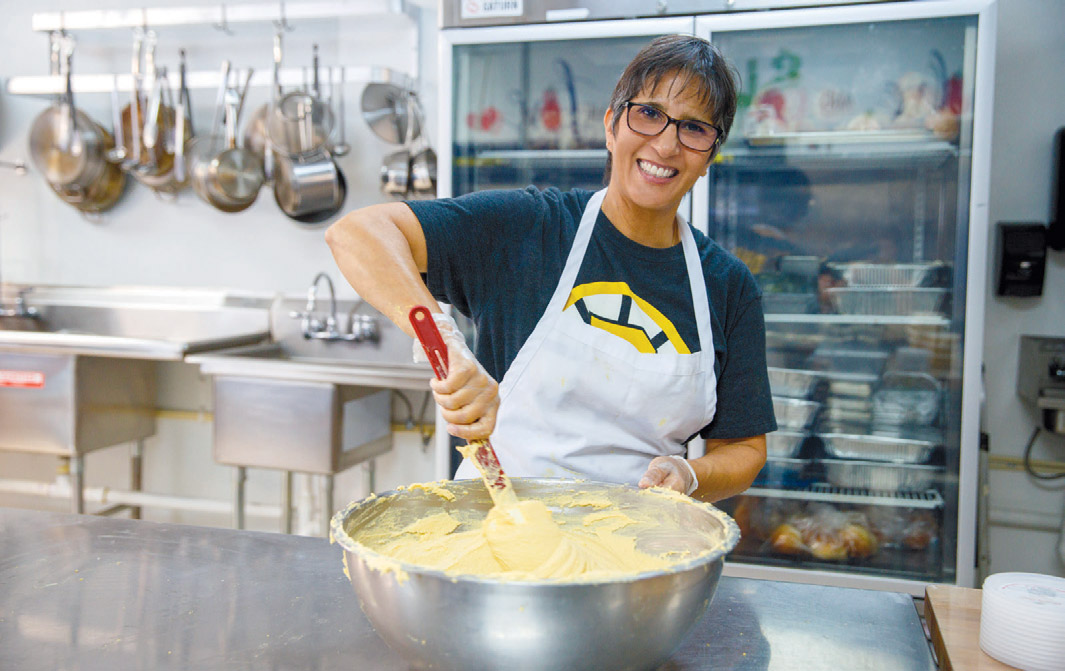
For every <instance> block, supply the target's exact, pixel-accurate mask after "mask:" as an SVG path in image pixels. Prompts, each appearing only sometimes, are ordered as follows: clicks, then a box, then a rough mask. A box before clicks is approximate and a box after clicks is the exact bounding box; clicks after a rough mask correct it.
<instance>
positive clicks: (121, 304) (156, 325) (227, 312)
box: [0, 285, 273, 361]
mask: <svg viewBox="0 0 1065 671" xmlns="http://www.w3.org/2000/svg"><path fill="white" fill-rule="evenodd" d="M20 292H24V294H23V295H24V296H25V302H26V305H27V306H28V307H29V308H32V309H33V310H34V311H35V312H36V316H35V317H28V316H5V317H0V351H7V352H26V353H37V354H40V353H56V354H78V355H87V356H103V357H121V358H132V359H151V360H172V361H180V360H181V359H183V358H185V356H186V355H187V354H192V353H195V352H203V351H207V350H211V349H217V348H221V347H232V346H236V345H244V344H249V343H255V342H261V341H264V340H266V339H267V338H268V337H269V335H270V318H269V308H270V303H271V300H272V298H273V296H272V295H269V294H249V293H236V292H232V291H226V290H215V289H168V288H155V287H106V288H105V287H62V286H26V285H6V286H4V287H3V289H2V290H0V298H2V299H3V300H2V304H3V305H14V304H15V297H16V296H17V295H18V294H19V293H20Z"/></svg>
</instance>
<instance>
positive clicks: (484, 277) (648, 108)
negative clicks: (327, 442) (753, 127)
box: [327, 35, 776, 501]
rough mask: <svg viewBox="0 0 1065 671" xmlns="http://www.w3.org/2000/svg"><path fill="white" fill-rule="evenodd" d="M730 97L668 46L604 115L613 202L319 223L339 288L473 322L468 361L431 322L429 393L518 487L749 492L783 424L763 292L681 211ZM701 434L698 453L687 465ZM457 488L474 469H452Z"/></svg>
mask: <svg viewBox="0 0 1065 671" xmlns="http://www.w3.org/2000/svg"><path fill="white" fill-rule="evenodd" d="M736 89H737V84H736V76H735V73H734V70H733V68H732V67H731V66H730V65H729V64H728V63H727V62H726V60H725V59H724V57H723V56H722V55H721V54H720V53H719V52H718V50H717V49H716V48H715V47H714V46H713V45H711V44H710V43H709V42H707V41H706V40H703V39H700V38H696V37H693V36H690V35H670V36H665V37H660V38H658V39H655V40H654V41H652V42H651V43H649V44H648V45H647V46H646V47H645V48H644V49H643V50H641V51H640V53H639V54H637V56H636V57H635V58H634V59H633V61H632V62H631V63H630V64H629V65H628V67H627V68H626V69H625V72H624V73H623V74H622V76H621V78H620V80H619V81H618V83H617V85H616V87H615V89H614V93H613V95H612V98H611V102H610V104H609V107H608V108H607V109H606V110H605V111H604V116H603V124H604V128H605V132H606V148H607V150H608V152H609V161H608V163H607V170H608V174H607V177H608V186H607V188H605V189H603V190H601V191H599V192H597V193H592V192H590V191H585V190H582V189H574V190H571V191H566V192H563V191H560V190H558V189H556V188H547V189H543V190H541V189H538V188H535V187H528V188H526V189H521V190H507V191H482V192H477V193H472V194H468V195H466V196H461V197H459V198H448V199H440V200H436V201H412V202H409V203H391V204H386V205H379V206H372V207H368V208H364V209H362V210H358V211H355V212H352V213H350V214H348V215H347V216H345V217H344V218H343V219H341V220H340V221H338V222H337V223H336V224H334V226H333V227H332V228H330V229H329V231H328V233H327V241H328V242H329V245H330V247H331V248H332V251H333V254H334V256H335V257H336V260H337V263H338V265H339V266H340V269H341V270H342V271H343V273H344V275H345V277H346V278H347V279H348V281H349V282H351V284H352V286H353V287H354V288H355V289H356V291H358V293H359V295H360V296H362V297H363V298H365V299H366V300H367V301H368V302H370V303H371V304H373V305H375V306H376V307H378V308H379V309H380V310H382V312H384V313H385V314H386V315H388V316H389V317H390V318H392V319H393V321H395V322H396V323H397V324H399V325H400V326H401V327H403V328H409V325H408V324H407V322H406V315H407V311H409V309H410V307H411V306H413V305H418V304H424V305H432V304H433V301H434V300H438V301H441V302H445V303H448V304H450V305H452V306H453V307H454V308H455V309H457V310H459V311H460V312H461V313H463V314H465V315H467V316H469V317H471V318H472V319H473V321H474V323H475V324H476V326H477V329H478V339H477V353H476V358H475V357H474V356H473V354H472V353H470V350H469V348H468V347H467V345H466V343H465V341H464V339H463V337H462V335H461V333H460V332H459V330H458V329H457V328H456V327H455V326H454V324H453V323H451V322H450V320H449V318H447V317H446V316H444V315H442V314H441V315H438V316H437V321H438V324H439V325H440V330H441V333H442V335H443V337H444V339H445V341H446V343H447V345H448V354H449V357H450V359H451V360H452V361H453V362H456V363H454V364H452V365H451V367H450V368H449V372H448V376H447V377H446V378H444V379H443V380H437V381H434V382H433V383H432V384H433V390H434V394H435V397H436V400H437V403H438V405H439V406H440V409H441V415H442V416H443V418H444V419H445V420H446V421H447V422H448V430H449V432H451V433H452V434H453V435H455V436H458V437H461V438H465V439H467V440H477V439H483V438H487V437H488V436H489V435H491V440H492V443H493V446H494V447H495V450H496V452H497V454H498V456H499V460H500V462H501V464H502V466H503V468H504V469H505V470H506V471H507V473H509V474H512V475H515V476H541V477H584V478H590V479H595V480H601V481H607V482H619V483H629V484H639V485H640V486H642V487H650V486H654V485H660V486H665V487H668V488H671V489H673V490H676V491H678V492H681V493H684V494H691V495H694V496H697V497H700V498H703V499H705V500H710V501H713V500H717V499H720V498H724V497H727V496H731V495H733V494H736V493H738V492H741V491H743V490H744V489H746V488H747V487H748V486H749V485H750V483H751V482H752V481H753V479H754V477H755V475H756V474H757V473H758V471H759V470H760V469H761V467H762V464H763V463H764V461H765V437H764V435H765V434H766V433H767V432H769V431H772V430H774V429H775V428H776V422H775V419H774V417H773V409H772V402H771V398H770V393H769V383H768V376H767V374H766V364H765V347H764V342H765V325H764V323H763V318H762V308H761V303H760V298H761V295H760V292H759V290H758V287H757V285H756V284H755V282H754V278H753V277H752V276H751V274H750V272H749V271H748V270H747V268H746V266H744V265H743V264H742V263H741V262H740V261H739V260H738V259H736V258H735V257H733V256H731V255H730V254H728V253H727V252H725V251H724V250H723V249H722V248H721V247H720V246H719V245H717V244H716V243H715V242H713V241H712V240H710V239H709V238H707V237H706V236H705V235H703V234H702V233H700V232H699V231H697V230H695V229H694V228H692V227H691V226H690V225H688V224H687V222H685V221H684V220H683V219H682V218H681V217H679V216H678V214H677V210H678V207H679V205H680V202H681V199H682V198H683V197H684V195H685V194H686V193H687V192H688V191H689V190H690V189H691V187H692V185H693V184H694V183H695V181H696V180H697V179H699V177H700V176H702V175H704V174H706V172H707V170H708V168H709V166H710V162H711V161H712V159H713V157H714V155H715V154H716V152H717V148H718V147H719V146H720V143H721V142H722V141H723V140H724V138H725V137H726V136H727V135H728V132H729V130H730V129H731V127H732V120H733V117H734V116H735V112H736ZM671 127H672V128H671ZM497 380H498V381H499V382H498V384H497ZM697 435H701V436H702V437H703V438H706V439H707V444H706V445H707V448H706V454H705V455H704V456H702V457H699V458H697V459H690V460H689V459H687V458H686V456H687V454H686V451H687V443H688V441H690V440H691V439H692V438H694V437H695V436H697ZM457 475H458V476H459V477H473V476H475V472H474V470H473V469H472V466H471V465H470V464H469V463H463V464H462V465H461V466H460V467H459V469H458V472H457Z"/></svg>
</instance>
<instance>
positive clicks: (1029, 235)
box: [995, 221, 1047, 296]
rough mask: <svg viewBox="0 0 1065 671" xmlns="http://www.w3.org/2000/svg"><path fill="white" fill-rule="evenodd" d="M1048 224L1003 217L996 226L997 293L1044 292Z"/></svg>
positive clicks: (1027, 293)
mask: <svg viewBox="0 0 1065 671" xmlns="http://www.w3.org/2000/svg"><path fill="white" fill-rule="evenodd" d="M1046 235H1047V228H1046V226H1044V225H1043V224H1040V223H1013V222H1002V221H1000V222H999V223H998V226H997V230H996V240H995V248H996V249H995V252H996V255H997V256H996V264H995V265H996V267H997V268H996V273H995V294H996V295H998V296H1042V295H1043V278H1044V276H1045V274H1046V263H1047V241H1046Z"/></svg>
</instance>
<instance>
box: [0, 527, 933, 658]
mask: <svg viewBox="0 0 1065 671" xmlns="http://www.w3.org/2000/svg"><path fill="white" fill-rule="evenodd" d="M406 668H408V667H407V665H406V664H405V663H404V662H403V661H402V659H400V658H399V657H398V656H396V655H395V653H393V652H392V651H391V650H390V649H389V648H388V647H387V646H386V645H385V644H384V643H383V642H382V641H381V640H380V639H379V638H378V637H377V635H376V634H374V632H373V629H371V627H370V624H369V622H368V621H367V620H366V618H365V616H364V615H363V614H362V611H361V610H359V604H358V600H357V598H356V597H355V593H354V591H353V590H352V588H351V585H350V584H348V580H347V578H346V577H345V576H344V574H343V571H342V569H341V551H340V548H339V547H337V546H335V545H330V544H329V543H328V542H327V541H325V540H324V539H320V538H305V537H297V536H286V535H281V534H267V533H256V532H248V531H233V530H227V529H211V528H204V527H192V526H181V525H174V524H157V523H152V522H143V521H134V520H123V519H109V518H100V517H91V516H79V515H67V514H53V513H42V512H37V511H25V510H13V509H0V669H19V670H20V671H23V670H29V669H48V670H53V669H227V670H228V669H320V670H327V669H345V670H349V669H367V670H374V671H388V670H392V669H406ZM935 668H936V667H935V664H934V663H933V661H932V657H931V654H930V652H929V648H928V644H927V642H926V640H925V637H924V632H923V629H922V627H921V623H920V620H919V618H918V615H917V612H916V609H915V608H914V605H913V602H912V599H911V598H910V597H909V596H908V595H904V594H896V593H889V592H874V591H866V590H856V589H846V588H840V587H822V586H814V585H801V584H793V583H784V582H772V581H763V580H747V579H742V578H728V577H725V578H722V579H721V583H720V585H719V587H718V590H717V594H716V596H715V597H714V600H713V603H712V604H711V605H710V608H709V610H708V611H707V613H706V615H705V616H704V617H703V619H702V620H701V621H699V622H698V623H696V625H695V626H694V627H693V629H692V632H691V633H690V634H689V636H688V638H687V639H686V641H685V642H684V643H683V644H682V646H681V647H680V649H678V650H677V652H676V653H675V654H674V655H673V657H672V658H671V659H670V660H669V661H668V662H666V663H665V664H664V665H662V666H661V667H660V668H659V670H658V671H683V670H689V669H691V670H694V669H715V670H720V669H736V670H740V669H742V670H756V669H757V670H763V669H764V670H774V671H776V670H784V669H801V670H802V671H818V670H822V669H823V670H825V671H829V670H831V671H839V670H841V669H846V670H848V671H863V670H870V671H872V670H877V671H921V670H926V669H927V670H933V669H935ZM604 671H608V670H604Z"/></svg>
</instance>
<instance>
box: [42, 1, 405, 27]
mask: <svg viewBox="0 0 1065 671" xmlns="http://www.w3.org/2000/svg"><path fill="white" fill-rule="evenodd" d="M400 4H401V3H399V2H397V1H396V0H318V1H308V2H299V3H288V4H287V5H286V3H284V2H269V3H267V2H261V3H240V4H227V3H219V4H218V5H214V6H211V5H205V6H198V7H139V8H132V9H103V10H92V9H90V10H81V11H74V12H44V13H37V14H34V15H33V18H32V19H31V25H32V28H33V30H35V31H38V32H52V31H75V30H105V29H111V28H147V27H148V26H151V27H152V28H159V27H162V26H191V25H214V26H215V27H217V28H219V29H221V30H227V29H228V27H229V26H230V25H231V24H234V23H263V22H266V21H270V22H273V23H276V24H279V25H281V26H284V27H286V28H290V26H289V24H288V21H289V20H290V19H291V20H296V19H329V18H340V17H352V16H370V15H379V14H396V13H401V12H400V11H399V7H400Z"/></svg>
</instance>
